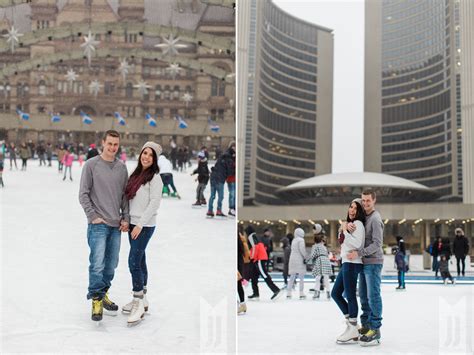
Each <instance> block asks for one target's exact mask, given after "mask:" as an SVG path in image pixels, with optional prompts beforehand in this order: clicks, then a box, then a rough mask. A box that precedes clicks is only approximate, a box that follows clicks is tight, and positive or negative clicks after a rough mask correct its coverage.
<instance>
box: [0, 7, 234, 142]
mask: <svg viewBox="0 0 474 355" xmlns="http://www.w3.org/2000/svg"><path fill="white" fill-rule="evenodd" d="M155 5H156V4H154V3H153V1H149V0H115V1H113V0H111V1H107V0H88V1H84V0H68V1H64V0H60V1H54V0H38V1H35V2H33V3H31V4H26V5H19V6H15V7H13V8H11V7H10V8H4V9H2V10H3V11H2V13H0V16H2V18H3V20H2V24H1V27H0V30H1V31H2V34H5V33H6V31H7V30H8V29H9V28H10V27H11V26H12V25H13V26H15V28H19V29H20V32H22V33H24V34H25V37H26V36H27V35H28V34H29V32H40V31H42V32H43V33H44V31H48V30H49V29H50V30H51V31H54V30H55V29H57V28H64V31H66V32H67V31H68V30H69V28H75V27H73V26H75V25H86V28H85V29H86V30H85V31H84V33H82V32H76V33H71V35H70V36H63V37H62V38H56V37H54V36H52V35H51V36H50V37H48V39H47V40H45V41H37V42H35V43H33V44H31V45H24V46H19V47H18V48H16V49H15V51H14V52H13V53H12V52H11V51H7V50H4V51H2V52H1V53H0V58H1V59H0V61H1V62H2V63H4V67H5V66H9V65H10V66H11V65H13V64H15V63H22V62H24V61H27V60H34V59H37V58H42V57H48V56H55V55H56V56H57V55H59V54H61V53H74V51H78V50H79V51H81V50H82V49H81V47H80V45H81V44H82V43H84V39H83V37H84V36H87V34H88V33H87V26H89V29H92V32H94V29H95V28H99V27H98V26H101V25H103V26H112V25H114V24H115V25H116V26H117V27H116V28H117V30H108V31H107V30H106V31H101V32H100V33H95V34H94V33H93V35H94V36H95V40H96V41H98V42H99V43H98V44H97V45H96V47H97V48H96V53H99V52H100V51H107V50H110V54H107V55H103V56H101V57H100V56H99V55H98V54H97V56H95V55H94V54H93V55H92V58H91V62H90V65H88V62H87V59H86V58H83V57H82V56H81V57H80V58H78V59H74V60H63V59H61V60H58V61H55V62H53V63H48V64H45V65H37V66H36V67H34V69H32V70H24V71H21V72H16V71H15V73H14V75H10V76H7V77H3V78H2V79H0V140H1V139H6V140H13V141H22V140H29V139H32V140H34V141H35V140H44V141H51V142H57V141H66V142H67V141H74V142H78V141H81V142H84V143H86V144H87V143H91V142H94V141H97V139H98V138H99V137H100V134H101V132H102V131H103V130H104V129H110V128H114V129H117V130H118V131H120V132H121V133H123V139H124V144H128V145H140V144H142V143H143V142H144V141H146V140H149V139H154V140H156V141H158V142H160V143H162V144H164V145H165V146H166V145H167V143H168V142H169V140H170V139H171V138H174V139H175V141H177V143H178V144H185V145H189V146H191V147H192V148H197V147H199V146H200V145H201V144H206V145H208V146H209V145H216V146H221V145H223V146H224V145H227V143H228V141H230V140H233V139H234V137H235V84H234V83H233V81H234V80H233V79H232V80H229V78H228V77H230V76H231V74H232V73H234V72H235V49H234V48H224V47H222V48H218V47H216V46H214V47H209V46H206V45H205V44H203V43H202V42H200V41H195V42H189V41H185V40H179V41H177V43H178V46H177V47H176V48H177V49H178V53H175V54H173V53H172V50H171V51H170V52H169V53H168V54H166V53H165V52H164V50H165V49H166V47H161V48H157V47H156V45H157V44H163V43H166V40H167V39H169V37H167V36H153V35H150V34H147V33H144V32H143V30H140V31H137V30H134V28H133V27H134V25H140V24H141V25H147V26H148V25H150V26H148V27H147V28H149V29H151V31H154V30H155V29H158V28H159V26H167V27H170V28H173V29H176V30H177V31H178V30H183V31H188V33H191V35H192V34H193V33H195V34H196V36H197V34H199V35H200V36H203V37H204V38H207V39H208V40H209V41H215V42H219V40H228V41H231V42H233V41H234V38H235V24H234V14H233V9H232V8H231V7H225V6H216V5H209V4H206V3H204V2H201V1H197V0H193V1H187V2H184V1H179V0H164V1H160V11H159V12H157V11H156V7H155ZM155 25H156V27H154V26H155ZM94 26H95V27H94ZM127 26H128V27H129V28H130V30H127ZM70 32H72V31H70ZM51 33H53V32H51ZM67 33H69V32H67ZM25 37H23V38H25ZM2 39H3V38H2ZM222 43H224V42H222ZM154 52H156V55H157V56H156V57H155V58H153V56H152V55H150V53H152V54H153V53H154ZM114 53H121V54H122V55H120V56H119V55H115V54H114ZM140 53H147V55H140ZM174 58H176V63H178V66H177V68H176V67H175V69H173V68H172V65H173V64H176V63H175V62H174ZM124 59H125V60H126V62H127V65H128V70H127V74H126V75H122V73H121V72H120V69H119V68H120V66H121V63H122V62H123V61H124ZM186 63H190V64H189V65H186ZM200 65H203V66H204V65H207V66H208V67H213V68H216V70H217V71H219V70H220V71H219V73H224V74H225V75H223V76H218V75H214V74H213V73H212V72H206V71H205V70H203V69H202V68H201V69H200V68H199V66H200ZM71 70H72V71H74V73H75V74H76V78H75V80H68V78H67V74H68V72H70V71H71ZM94 80H97V81H98V84H99V86H98V90H97V91H96V92H94V90H93V88H91V84H92V82H93V81H94ZM140 83H142V85H144V90H142V89H140V87H139V85H140ZM186 94H187V95H186ZM185 97H186V98H185ZM16 109H20V110H22V111H24V112H27V113H29V114H30V116H31V119H30V120H29V121H23V122H22V121H21V120H18V119H17V115H16V114H15V111H16ZM81 111H82V112H84V113H86V114H89V115H90V116H91V117H92V118H93V120H94V123H93V124H91V125H84V124H82V123H81V119H80V116H79V114H80V112H81ZM114 112H119V113H120V114H121V115H122V116H123V117H124V118H125V120H126V125H125V126H121V125H119V124H118V122H117V120H116V119H115V118H114ZM50 113H55V114H60V115H61V118H62V119H61V122H58V123H55V124H52V123H51V120H50ZM147 113H149V114H150V115H151V116H153V117H154V118H155V119H156V121H157V127H150V126H149V125H148V124H147V121H146V120H145V115H146V114H147ZM177 116H181V117H182V118H183V119H184V120H185V121H186V123H187V124H188V127H187V128H186V129H181V128H179V121H177V120H176V118H177ZM210 122H212V123H213V124H217V125H218V126H219V127H220V131H219V132H214V131H212V130H211V129H210Z"/></svg>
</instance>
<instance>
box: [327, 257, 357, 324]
mask: <svg viewBox="0 0 474 355" xmlns="http://www.w3.org/2000/svg"><path fill="white" fill-rule="evenodd" d="M362 268H363V265H362V264H354V263H348V262H345V263H343V264H342V267H341V270H340V271H339V273H338V274H337V278H336V281H335V282H334V287H333V288H332V291H331V296H332V299H333V300H334V302H336V304H337V305H338V307H339V309H340V310H341V312H342V314H344V315H346V314H348V315H349V318H357V313H358V311H359V306H358V305H357V295H356V289H357V277H358V276H359V273H360V272H361V271H362ZM343 293H344V294H345V296H346V298H347V301H346V300H345V298H344V296H343Z"/></svg>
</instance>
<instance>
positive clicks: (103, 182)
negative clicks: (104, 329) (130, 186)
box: [79, 130, 130, 321]
mask: <svg viewBox="0 0 474 355" xmlns="http://www.w3.org/2000/svg"><path fill="white" fill-rule="evenodd" d="M119 142H120V135H119V133H118V132H117V131H114V130H109V131H107V132H105V135H104V138H103V140H102V146H103V151H102V154H100V155H98V156H95V157H94V158H92V159H89V160H87V162H86V164H85V165H84V168H83V169H82V175H81V184H80V190H79V202H80V203H81V206H82V208H83V209H84V212H85V214H86V216H87V223H88V227H87V242H88V244H89V248H90V254H89V262H90V264H89V289H88V293H87V299H91V298H92V320H94V321H100V320H102V314H103V309H104V308H105V309H106V311H109V312H111V314H116V313H117V311H118V306H117V305H116V304H115V303H113V302H112V301H111V300H110V299H109V297H108V293H107V291H108V289H109V288H110V285H111V282H112V279H113V278H114V272H115V268H116V267H117V265H118V257H119V251H120V239H121V238H120V237H121V232H127V231H128V224H129V222H130V216H129V206H128V200H127V199H126V197H125V187H126V185H127V180H128V172H127V168H126V166H125V164H123V163H122V162H121V161H120V160H118V159H116V157H115V155H116V154H117V151H118V148H119Z"/></svg>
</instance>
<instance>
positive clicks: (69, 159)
mask: <svg viewBox="0 0 474 355" xmlns="http://www.w3.org/2000/svg"><path fill="white" fill-rule="evenodd" d="M73 162H74V153H73V152H72V147H71V149H70V150H69V151H66V154H65V155H64V157H63V162H62V163H63V166H65V168H64V176H63V181H64V180H66V175H67V171H68V170H69V180H71V181H72V163H73Z"/></svg>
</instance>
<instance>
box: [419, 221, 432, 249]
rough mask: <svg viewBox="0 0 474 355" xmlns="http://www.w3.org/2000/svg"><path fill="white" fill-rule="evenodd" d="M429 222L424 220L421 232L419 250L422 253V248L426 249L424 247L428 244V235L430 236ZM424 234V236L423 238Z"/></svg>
mask: <svg viewBox="0 0 474 355" xmlns="http://www.w3.org/2000/svg"><path fill="white" fill-rule="evenodd" d="M430 223H431V222H430V221H426V222H424V223H423V224H424V226H423V227H424V228H423V229H424V233H422V234H421V243H420V244H421V252H422V253H423V250H425V249H426V247H427V246H428V245H429V244H430V236H431V224H430ZM423 234H424V238H423Z"/></svg>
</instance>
